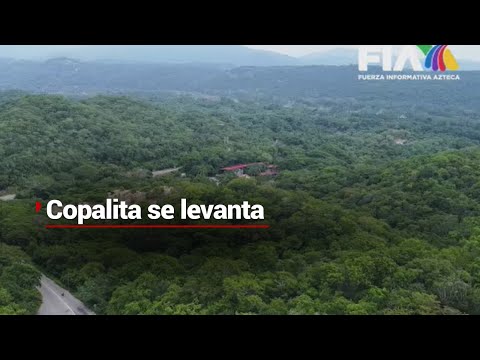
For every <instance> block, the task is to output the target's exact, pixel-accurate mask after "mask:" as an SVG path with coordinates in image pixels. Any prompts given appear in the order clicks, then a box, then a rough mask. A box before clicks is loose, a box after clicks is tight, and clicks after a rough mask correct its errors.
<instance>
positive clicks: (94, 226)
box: [45, 225, 270, 229]
mask: <svg viewBox="0 0 480 360" xmlns="http://www.w3.org/2000/svg"><path fill="white" fill-rule="evenodd" d="M45 228H46V229H269V228H270V225H45Z"/></svg>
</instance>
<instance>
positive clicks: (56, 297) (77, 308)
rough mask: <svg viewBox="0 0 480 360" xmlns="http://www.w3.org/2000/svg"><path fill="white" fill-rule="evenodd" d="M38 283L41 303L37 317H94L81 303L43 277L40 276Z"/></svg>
mask: <svg viewBox="0 0 480 360" xmlns="http://www.w3.org/2000/svg"><path fill="white" fill-rule="evenodd" d="M40 283H41V286H40V287H39V288H38V290H39V291H40V293H41V294H42V298H43V302H42V306H40V309H39V310H38V313H37V315H95V314H94V313H93V312H92V311H90V310H89V309H87V308H86V307H85V305H83V304H82V302H81V301H79V300H78V299H76V298H75V297H74V296H73V295H72V294H70V293H69V292H68V291H67V290H65V289H62V288H61V287H60V286H58V285H57V284H55V283H54V282H53V281H52V280H50V279H49V278H47V277H46V276H45V275H42V278H41V279H40ZM62 294H63V296H62Z"/></svg>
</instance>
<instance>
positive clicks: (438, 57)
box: [417, 45, 460, 72]
mask: <svg viewBox="0 0 480 360" xmlns="http://www.w3.org/2000/svg"><path fill="white" fill-rule="evenodd" d="M417 47H418V48H419V49H420V50H421V51H422V53H423V54H424V55H425V68H426V69H431V70H433V71H442V72H444V71H447V70H449V71H455V70H458V69H460V66H459V65H458V62H457V60H456V59H455V56H453V54H452V52H451V51H450V49H447V47H448V45H417Z"/></svg>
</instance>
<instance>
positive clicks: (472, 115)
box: [0, 68, 480, 315]
mask: <svg viewBox="0 0 480 360" xmlns="http://www.w3.org/2000/svg"><path fill="white" fill-rule="evenodd" d="M308 70H309V71H314V70H315V69H312V68H309V69H308ZM327 70H328V68H327V69H324V68H319V69H317V71H319V72H320V73H319V74H316V76H319V77H321V76H322V74H323V72H324V71H327ZM235 71H237V72H241V73H242V74H243V72H244V71H247V69H240V70H233V73H235ZM248 71H250V72H251V71H256V72H257V75H256V76H255V77H254V80H255V81H257V82H260V81H265V82H266V83H267V82H268V81H267V80H262V79H264V78H265V77H271V76H273V75H271V74H272V73H275V72H278V71H280V70H279V69H274V68H272V69H262V70H258V69H256V70H252V69H250V70H248ZM282 71H284V72H286V73H287V75H285V76H288V77H297V78H299V79H303V80H302V82H303V84H304V87H303V88H302V89H301V90H298V91H297V90H296V88H297V87H300V82H295V83H293V84H291V87H290V88H289V92H288V93H285V92H280V91H279V89H278V88H276V87H273V86H272V90H271V91H270V92H269V93H268V94H265V93H264V94H262V95H261V96H258V94H255V96H251V97H244V98H239V97H238V96H236V95H235V96H232V95H231V93H230V92H229V91H227V90H224V91H222V92H220V91H217V94H216V96H213V95H208V96H207V95H205V96H196V95H195V96H194V95H182V94H180V95H178V94H177V95H175V96H173V95H172V94H169V95H168V96H163V95H155V96H154V95H152V94H148V95H147V94H145V93H131V94H130V95H129V96H105V95H102V96H94V97H88V98H67V97H63V96H53V95H32V94H28V93H22V92H5V93H2V94H1V96H0V197H1V196H4V195H8V194H16V199H15V200H12V201H0V246H1V251H0V313H21V314H23V313H35V311H36V308H37V307H38V305H39V301H40V300H39V295H37V293H36V291H35V286H36V285H37V283H38V278H39V272H38V270H35V268H34V267H33V265H32V264H34V265H35V267H36V268H37V269H41V270H42V271H43V272H45V273H46V274H47V275H49V276H52V277H54V278H55V279H57V280H58V281H59V282H60V283H61V284H62V285H63V286H65V287H66V288H68V289H70V290H71V291H72V292H73V293H74V294H75V295H76V296H78V298H79V299H81V300H82V301H84V302H85V304H87V305H88V306H89V307H90V308H91V309H92V310H93V311H95V312H96V313H98V314H292V315H294V314H422V315H423V314H480V262H479V260H478V254H480V205H479V200H480V171H479V170H478V166H477V165H478V163H479V161H480V148H479V147H478V145H479V142H480V121H479V118H478V110H479V109H478V104H479V102H478V94H479V93H480V92H479V91H478V90H480V81H479V80H478V79H477V78H478V74H477V73H472V75H471V77H468V74H463V76H464V81H463V82H462V83H461V85H458V84H447V83H442V84H437V83H435V84H432V86H431V88H430V90H429V91H427V92H425V93H423V95H422V96H423V97H422V98H421V99H420V98H419V97H418V93H419V92H420V90H421V89H420V90H419V86H420V87H423V86H425V85H424V84H421V85H418V86H417V84H412V83H407V84H405V83H396V84H398V87H396V88H395V91H392V92H389V91H387V90H389V89H390V88H391V87H392V84H385V85H382V84H379V83H375V84H371V85H370V84H367V85H365V87H362V86H363V85H358V84H357V85H356V87H355V88H354V89H350V87H349V86H347V85H345V83H342V82H339V80H338V78H337V84H336V85H335V86H336V87H335V86H334V84H333V82H329V81H330V80H328V79H327V80H328V81H326V82H325V83H326V84H327V85H328V86H327V87H330V88H333V87H335V91H332V92H331V94H330V96H326V95H325V94H319V93H320V92H322V91H324V90H321V91H320V90H319V91H317V93H316V94H313V96H311V97H309V96H306V95H305V94H306V92H308V88H309V86H310V85H308V86H307V85H305V84H307V83H308V84H310V83H309V82H307V80H306V79H305V78H302V77H299V76H300V75H298V74H297V73H295V71H297V72H302V71H306V70H305V69H303V70H292V69H290V70H286V69H283V70H282ZM292 72H293V73H292ZM302 74H303V73H302ZM329 74H330V73H329ZM347 74H348V72H347ZM302 76H306V75H302ZM329 76H330V75H329ZM341 78H342V77H340V79H341ZM237 80H238V79H237ZM211 81H212V82H213V80H211ZM216 81H218V83H217V85H216V88H217V89H220V88H221V86H220V84H221V82H220V80H218V79H217V80H216ZM222 81H223V80H222ZM252 81H253V80H252ZM298 81H300V80H298ZM332 81H333V80H332ZM319 83H322V82H321V81H319V82H318V83H317V87H318V84H319ZM347 84H348V83H347ZM450 85H452V88H450ZM255 86H257V85H255ZM382 86H385V88H382ZM257 88H260V86H257ZM265 89H267V87H266V85H265ZM284 89H286V88H284ZM252 91H253V90H252ZM290 92H291V93H290ZM247 93H248V94H251V92H248V91H247ZM380 94H381V95H380ZM244 162H266V163H271V164H275V165H277V166H278V169H279V171H280V174H279V175H278V176H277V177H252V178H250V179H241V178H235V177H233V176H225V175H219V173H220V169H221V168H222V167H225V166H229V165H234V164H237V163H244ZM177 167H181V169H180V170H179V171H178V172H173V173H171V174H170V175H167V176H161V177H154V176H152V172H154V171H158V170H162V169H167V168H177ZM212 178H215V181H212ZM109 194H110V195H109ZM113 195H115V196H117V197H120V198H124V199H127V200H130V201H133V200H134V201H135V202H136V203H139V204H147V203H150V202H152V201H154V202H157V203H171V204H178V203H179V199H181V198H187V199H189V201H191V202H196V203H211V204H213V203H235V202H242V201H243V200H249V201H250V202H252V203H253V202H254V203H260V204H262V205H263V206H264V207H265V214H266V220H265V222H266V223H268V224H270V225H271V228H270V229H269V230H248V231H247V230H241V231H240V230H205V231H201V232H200V231H198V230H45V229H44V226H43V225H44V224H45V223H46V222H47V218H46V215H45V213H44V212H40V213H39V214H35V212H34V210H33V209H34V203H35V201H42V202H46V201H47V200H49V199H62V201H64V202H71V203H83V202H89V203H92V202H103V201H104V199H105V198H106V197H107V196H113ZM13 279H15V280H13ZM18 279H20V280H18Z"/></svg>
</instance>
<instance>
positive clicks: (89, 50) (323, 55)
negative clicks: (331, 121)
mask: <svg viewBox="0 0 480 360" xmlns="http://www.w3.org/2000/svg"><path fill="white" fill-rule="evenodd" d="M357 56H358V54H357V51H356V50H355V49H345V48H337V49H333V50H330V51H326V52H318V53H313V54H309V55H306V56H303V57H298V58H296V57H292V56H288V55H283V54H280V53H277V52H273V51H265V50H257V49H251V48H248V47H246V46H240V45H161V46H159V45H105V46H98V45H83V46H68V45H62V46H55V45H32V46H23V45H0V58H9V59H15V60H20V59H21V60H27V61H32V60H33V61H45V60H48V59H52V58H71V59H76V60H79V61H88V62H101V63H109V64H112V63H117V64H132V63H133V64H134V63H143V64H196V65H198V64H203V65H207V64H215V65H218V64H221V65H223V66H225V67H238V66H301V65H335V66H343V65H354V64H357V61H358V60H357ZM459 63H460V66H461V69H462V70H480V63H479V62H474V61H469V60H461V59H459Z"/></svg>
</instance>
